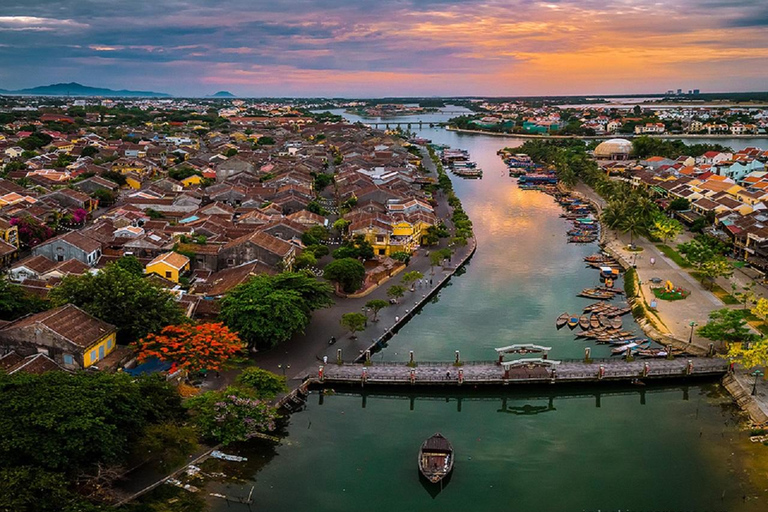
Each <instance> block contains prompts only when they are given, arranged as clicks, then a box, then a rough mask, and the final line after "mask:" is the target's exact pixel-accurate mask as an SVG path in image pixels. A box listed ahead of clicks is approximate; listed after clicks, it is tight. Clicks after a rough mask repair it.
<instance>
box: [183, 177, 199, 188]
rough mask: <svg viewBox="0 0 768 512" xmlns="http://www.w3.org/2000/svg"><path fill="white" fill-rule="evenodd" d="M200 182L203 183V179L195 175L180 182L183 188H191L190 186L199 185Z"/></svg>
mask: <svg viewBox="0 0 768 512" xmlns="http://www.w3.org/2000/svg"><path fill="white" fill-rule="evenodd" d="M202 182H203V178H201V177H200V176H198V175H197V174H193V175H192V176H190V177H188V178H184V179H183V180H181V184H182V185H184V186H185V187H191V186H192V185H199V184H200V183H202Z"/></svg>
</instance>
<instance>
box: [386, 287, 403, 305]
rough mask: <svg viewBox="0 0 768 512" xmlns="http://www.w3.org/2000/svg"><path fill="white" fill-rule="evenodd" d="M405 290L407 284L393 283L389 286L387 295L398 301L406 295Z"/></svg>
mask: <svg viewBox="0 0 768 512" xmlns="http://www.w3.org/2000/svg"><path fill="white" fill-rule="evenodd" d="M405 292H406V288H405V286H402V285H399V284H393V285H392V286H390V287H389V288H387V297H389V298H390V299H394V300H395V301H397V300H399V299H401V298H402V297H403V296H404V295H405Z"/></svg>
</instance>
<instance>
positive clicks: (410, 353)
mask: <svg viewBox="0 0 768 512" xmlns="http://www.w3.org/2000/svg"><path fill="white" fill-rule="evenodd" d="M408 364H409V365H411V366H413V364H414V360H413V350H410V351H409V352H408Z"/></svg>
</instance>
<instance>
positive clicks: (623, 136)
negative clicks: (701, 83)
mask: <svg viewBox="0 0 768 512" xmlns="http://www.w3.org/2000/svg"><path fill="white" fill-rule="evenodd" d="M445 129H446V130H449V131H452V132H458V133H478V134H481V135H491V136H494V137H509V138H513V139H632V138H635V137H640V136H646V137H652V138H654V139H768V133H763V134H757V135H720V134H718V135H715V134H712V135H706V134H688V133H684V134H680V135H674V134H664V135H653V134H649V133H645V134H635V133H614V134H611V135H541V134H536V133H498V132H489V131H486V130H467V129H464V128H456V127H453V126H446V127H445Z"/></svg>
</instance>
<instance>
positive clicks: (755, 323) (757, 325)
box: [744, 309, 768, 336]
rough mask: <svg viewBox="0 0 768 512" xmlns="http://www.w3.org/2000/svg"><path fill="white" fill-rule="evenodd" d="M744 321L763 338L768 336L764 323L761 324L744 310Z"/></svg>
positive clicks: (767, 326) (760, 321)
mask: <svg viewBox="0 0 768 512" xmlns="http://www.w3.org/2000/svg"><path fill="white" fill-rule="evenodd" d="M744 320H746V321H747V323H748V324H749V325H751V326H752V327H754V328H755V329H757V330H758V331H760V333H761V334H763V335H764V336H768V324H766V322H763V321H762V320H761V319H759V318H758V317H756V316H755V315H754V314H753V313H752V312H751V311H750V310H748V309H747V310H746V311H745V312H744Z"/></svg>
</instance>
